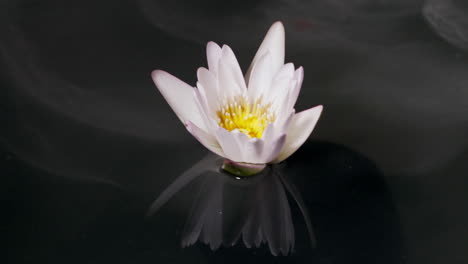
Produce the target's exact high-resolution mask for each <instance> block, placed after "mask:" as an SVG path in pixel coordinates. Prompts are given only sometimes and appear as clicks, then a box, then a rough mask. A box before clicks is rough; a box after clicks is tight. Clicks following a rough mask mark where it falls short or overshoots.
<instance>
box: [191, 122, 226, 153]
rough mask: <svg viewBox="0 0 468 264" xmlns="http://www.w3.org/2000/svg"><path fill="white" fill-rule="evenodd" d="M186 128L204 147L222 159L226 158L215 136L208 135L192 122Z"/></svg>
mask: <svg viewBox="0 0 468 264" xmlns="http://www.w3.org/2000/svg"><path fill="white" fill-rule="evenodd" d="M186 127H187V130H188V131H189V132H190V134H192V136H194V137H195V138H196V139H197V140H198V141H199V142H200V143H201V144H202V145H203V146H205V148H207V149H209V150H210V151H211V152H213V153H215V154H217V155H219V156H221V157H225V155H224V152H223V150H222V149H221V146H220V145H219V143H218V142H217V140H216V138H215V137H214V136H212V135H210V134H208V133H206V132H205V131H203V130H202V129H201V128H199V127H198V126H196V125H195V124H193V123H192V122H190V121H189V122H188V123H187V126H186Z"/></svg>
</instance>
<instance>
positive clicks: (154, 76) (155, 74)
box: [151, 69, 168, 82]
mask: <svg viewBox="0 0 468 264" xmlns="http://www.w3.org/2000/svg"><path fill="white" fill-rule="evenodd" d="M166 74H168V73H167V72H165V71H163V70H159V69H157V70H154V71H152V72H151V78H152V79H153V80H154V82H157V81H158V80H159V79H160V78H161V76H163V75H166Z"/></svg>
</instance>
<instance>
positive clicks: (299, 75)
mask: <svg viewBox="0 0 468 264" xmlns="http://www.w3.org/2000/svg"><path fill="white" fill-rule="evenodd" d="M294 80H295V81H296V84H295V86H294V87H293V89H292V91H291V93H290V95H289V102H288V107H291V108H292V107H294V105H295V104H296V101H297V98H298V97H299V92H300V91H301V87H302V81H303V80H304V68H302V66H301V67H299V68H298V69H297V70H296V71H295V72H294Z"/></svg>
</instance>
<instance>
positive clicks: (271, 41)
mask: <svg viewBox="0 0 468 264" xmlns="http://www.w3.org/2000/svg"><path fill="white" fill-rule="evenodd" d="M284 44H285V40H284V26H283V23H281V22H279V21H278V22H275V23H274V24H273V25H272V26H271V27H270V29H269V30H268V33H267V34H266V36H265V38H264V39H263V42H262V44H261V45H260V47H259V48H258V51H257V53H256V54H255V57H254V59H253V60H252V63H251V64H250V67H249V70H248V71H247V74H246V78H245V79H246V80H249V79H250V74H251V70H252V69H253V68H254V66H255V64H256V63H257V62H258V61H259V59H260V58H261V57H262V56H263V54H265V53H266V52H268V51H270V53H271V54H272V61H271V64H272V69H273V72H277V71H278V70H279V69H280V68H281V66H282V65H283V64H284Z"/></svg>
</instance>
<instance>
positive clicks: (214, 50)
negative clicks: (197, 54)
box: [206, 41, 221, 73]
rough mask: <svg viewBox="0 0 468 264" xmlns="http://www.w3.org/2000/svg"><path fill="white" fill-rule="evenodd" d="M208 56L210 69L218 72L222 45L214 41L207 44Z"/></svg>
mask: <svg viewBox="0 0 468 264" xmlns="http://www.w3.org/2000/svg"><path fill="white" fill-rule="evenodd" d="M206 58H207V60H208V69H210V71H212V72H214V73H216V72H218V62H219V59H220V58H221V47H219V46H218V44H216V43H214V42H213V41H210V42H208V44H206Z"/></svg>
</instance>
